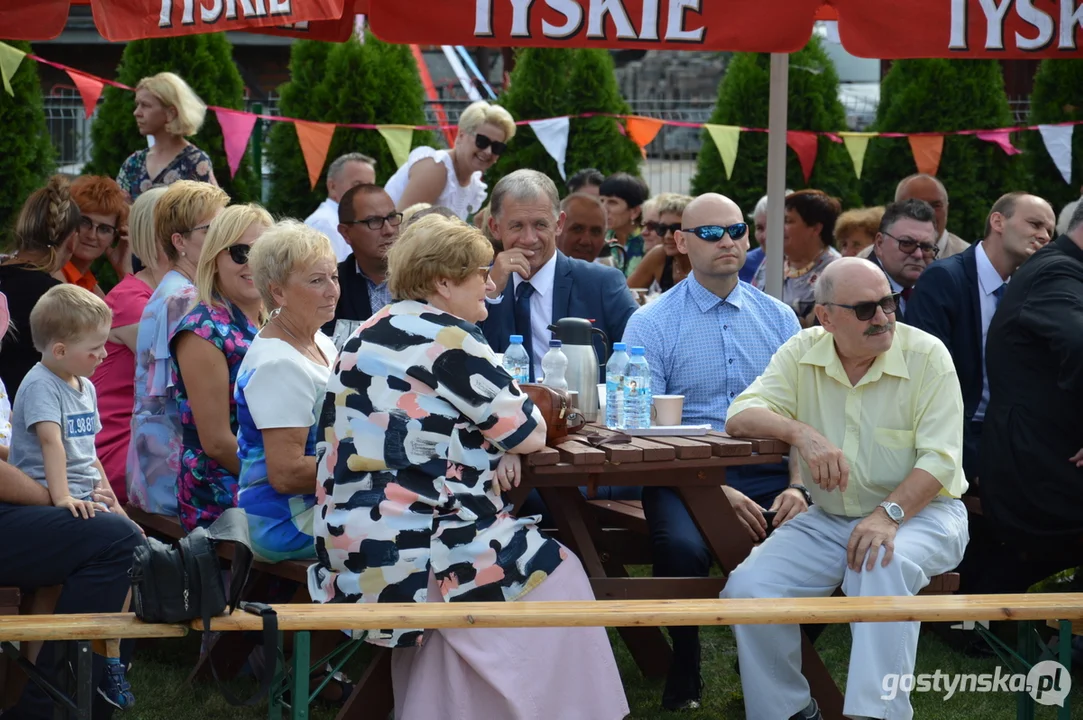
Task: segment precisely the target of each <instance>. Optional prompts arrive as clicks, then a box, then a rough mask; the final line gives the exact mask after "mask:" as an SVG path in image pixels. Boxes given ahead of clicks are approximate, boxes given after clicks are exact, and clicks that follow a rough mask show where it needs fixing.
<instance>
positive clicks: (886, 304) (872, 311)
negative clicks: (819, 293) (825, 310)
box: [820, 293, 901, 322]
mask: <svg viewBox="0 0 1083 720" xmlns="http://www.w3.org/2000/svg"><path fill="white" fill-rule="evenodd" d="M900 294H901V293H895V294H894V295H885V296H884V297H882V298H880V299H879V300H866V301H865V302H859V303H856V304H854V305H844V304H843V303H833V302H826V303H820V304H821V305H834V306H835V307H840V308H846V309H847V310H853V311H854V315H856V316H857V319H858V320H860V321H862V322H866V321H868V320H872V319H873V318H874V317H875V316H876V308H880V309H881V310H883V311H884V314H885V315H890V314H891V313H893V312H895V310H896V308H898V307H899V296H900Z"/></svg>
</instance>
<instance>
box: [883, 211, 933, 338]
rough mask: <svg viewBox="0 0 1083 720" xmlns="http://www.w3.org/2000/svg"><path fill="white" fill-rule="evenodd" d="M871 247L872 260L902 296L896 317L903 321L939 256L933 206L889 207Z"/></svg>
mask: <svg viewBox="0 0 1083 720" xmlns="http://www.w3.org/2000/svg"><path fill="white" fill-rule="evenodd" d="M872 247H873V253H872V255H871V256H870V257H869V260H871V261H872V263H873V264H874V265H877V266H879V267H880V269H881V270H883V271H884V274H885V275H887V281H888V284H889V285H890V286H891V292H893V293H899V295H900V296H901V297H900V300H899V310H898V312H897V313H896V315H895V316H896V319H898V320H904V318H905V314H906V305H907V302H909V300H910V294H911V293H912V292H913V290H914V285H915V284H916V283H917V281H918V278H919V277H920V276H921V273H922V272H924V271H925V268H926V267H927V266H928V265H929V263H931V262H932V261H933V260H934V259H936V254H937V252H938V250H937V247H936V215H935V213H934V212H933V208H932V206H931V205H929V203H927V202H925V201H924V200H903V201H902V202H894V203H888V205H887V207H886V208H884V217H883V219H882V220H880V232H878V233H876V240H874V241H873V244H872Z"/></svg>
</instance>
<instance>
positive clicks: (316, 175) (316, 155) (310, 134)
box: [293, 120, 335, 189]
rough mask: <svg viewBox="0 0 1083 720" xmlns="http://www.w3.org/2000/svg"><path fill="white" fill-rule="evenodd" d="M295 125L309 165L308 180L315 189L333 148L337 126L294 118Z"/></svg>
mask: <svg viewBox="0 0 1083 720" xmlns="http://www.w3.org/2000/svg"><path fill="white" fill-rule="evenodd" d="M293 126H294V127H295V128H297V140H298V141H299V142H300V143H301V152H302V153H304V156H305V165H307V166H308V181H309V182H310V183H311V184H312V188H313V189H315V187H316V181H317V180H319V179H320V171H321V170H323V163H324V161H326V160H327V151H328V150H330V149H331V138H333V137H334V136H335V126H334V125H333V124H331V123H319V122H310V121H308V120H294V121H293Z"/></svg>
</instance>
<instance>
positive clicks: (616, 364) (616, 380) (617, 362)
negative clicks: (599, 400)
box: [605, 342, 628, 430]
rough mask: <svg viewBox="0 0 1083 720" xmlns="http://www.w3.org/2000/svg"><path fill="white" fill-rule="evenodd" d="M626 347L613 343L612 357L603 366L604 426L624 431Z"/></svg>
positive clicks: (622, 344)
mask: <svg viewBox="0 0 1083 720" xmlns="http://www.w3.org/2000/svg"><path fill="white" fill-rule="evenodd" d="M627 351H628V346H627V345H625V344H624V343H620V342H619V343H613V355H611V356H610V358H609V362H607V363H606V364H605V426H606V427H609V428H613V429H614V430H623V429H624V373H625V372H626V371H627V369H628V352H627Z"/></svg>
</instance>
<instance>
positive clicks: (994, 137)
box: [978, 130, 1022, 155]
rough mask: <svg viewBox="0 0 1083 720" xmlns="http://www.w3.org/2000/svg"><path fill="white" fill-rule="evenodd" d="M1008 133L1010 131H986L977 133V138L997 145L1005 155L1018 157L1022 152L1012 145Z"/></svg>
mask: <svg viewBox="0 0 1083 720" xmlns="http://www.w3.org/2000/svg"><path fill="white" fill-rule="evenodd" d="M1010 132H1011V131H1010V130H987V131H985V132H980V133H978V137H979V138H980V139H982V140H984V141H985V142H991V143H993V144H994V145H999V146H1000V149H1001V150H1003V151H1004V154H1005V155H1018V154H1019V153H1020V152H1022V151H1021V150H1020V149H1019V148H1017V147H1015V146H1014V145H1012V139H1011V135H1010Z"/></svg>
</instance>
